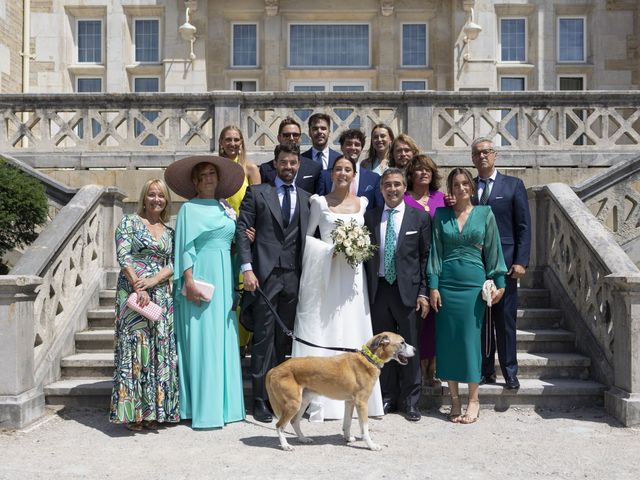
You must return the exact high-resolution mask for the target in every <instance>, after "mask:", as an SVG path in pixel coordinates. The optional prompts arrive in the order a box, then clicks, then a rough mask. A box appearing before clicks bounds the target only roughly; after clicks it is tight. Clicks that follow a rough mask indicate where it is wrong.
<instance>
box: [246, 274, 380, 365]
mask: <svg viewBox="0 0 640 480" xmlns="http://www.w3.org/2000/svg"><path fill="white" fill-rule="evenodd" d="M245 292H246V290H245ZM256 292H258V293H259V294H260V296H262V299H263V300H264V302H265V303H266V304H267V307H268V308H269V310H271V313H272V314H273V316H274V317H275V319H276V322H278V325H279V326H280V328H281V329H282V331H283V332H284V333H285V335H286V336H287V337H291V339H292V340H294V341H296V342H298V343H302V344H304V345H307V346H309V347H315V348H322V349H324V350H333V351H335V352H353V353H362V354H363V355H364V356H365V358H367V359H369V357H367V355H366V354H364V353H363V352H362V350H360V349H358V348H346V347H325V346H323V345H317V344H315V343H311V342H308V341H307V340H304V339H302V338H299V337H296V335H295V333H293V330H290V329H289V328H287V326H286V325H285V323H284V322H283V321H282V319H281V318H280V315H278V312H276V309H275V307H274V306H273V304H272V303H271V302H270V301H269V299H268V298H267V295H266V294H265V293H264V292H263V291H262V289H261V288H260V287H257V288H256ZM250 293H253V292H250Z"/></svg>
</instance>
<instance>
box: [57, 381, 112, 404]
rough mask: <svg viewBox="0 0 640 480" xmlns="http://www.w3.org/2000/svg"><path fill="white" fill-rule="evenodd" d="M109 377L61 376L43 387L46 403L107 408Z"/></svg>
mask: <svg viewBox="0 0 640 480" xmlns="http://www.w3.org/2000/svg"><path fill="white" fill-rule="evenodd" d="M112 387H113V379H112V378H111V377H97V378H63V379H62V380H59V381H57V382H54V383H51V384H49V385H47V386H45V387H44V395H45V402H46V404H47V405H56V406H65V407H89V406H90V407H97V408H108V407H109V402H110V401H111V389H112Z"/></svg>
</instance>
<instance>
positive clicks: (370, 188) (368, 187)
mask: <svg viewBox="0 0 640 480" xmlns="http://www.w3.org/2000/svg"><path fill="white" fill-rule="evenodd" d="M371 190H373V185H367V188H365V189H364V191H365V192H370V191H371Z"/></svg>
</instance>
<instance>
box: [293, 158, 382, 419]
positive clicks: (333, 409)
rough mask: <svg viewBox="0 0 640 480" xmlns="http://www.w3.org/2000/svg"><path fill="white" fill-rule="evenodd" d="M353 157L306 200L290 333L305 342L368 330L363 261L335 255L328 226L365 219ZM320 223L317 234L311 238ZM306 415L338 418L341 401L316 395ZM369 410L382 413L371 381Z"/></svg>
mask: <svg viewBox="0 0 640 480" xmlns="http://www.w3.org/2000/svg"><path fill="white" fill-rule="evenodd" d="M354 177H355V163H353V162H352V161H350V160H348V159H346V158H341V159H339V160H337V161H336V162H335V164H334V166H333V170H332V171H331V179H332V181H333V185H334V190H333V192H331V193H330V194H328V195H326V196H324V197H321V196H319V195H313V196H312V197H311V200H310V217H309V226H308V229H307V239H306V245H305V251H304V257H303V260H302V276H301V278H300V293H299V298H298V307H297V310H296V321H295V327H294V333H295V335H296V336H297V337H299V338H302V339H304V340H307V341H309V342H312V343H315V344H318V345H323V346H328V347H336V346H337V347H348V348H360V347H361V346H362V345H364V343H365V342H366V341H367V340H369V339H370V338H371V337H372V336H373V332H372V327H371V315H370V313H369V295H368V294H367V283H366V278H365V273H364V268H363V266H362V265H358V266H357V267H356V268H355V269H354V268H352V267H351V266H349V264H348V263H347V262H346V260H345V259H344V257H343V256H342V255H340V254H337V255H334V247H333V240H332V239H331V235H330V234H331V231H332V230H333V229H334V228H335V222H336V220H338V219H340V220H343V221H344V222H345V223H348V222H349V221H350V220H351V219H356V221H357V222H358V224H359V225H364V212H365V210H366V208H367V199H366V198H364V197H356V196H355V195H354V194H353V193H351V192H350V187H351V182H352V181H353V179H354ZM318 227H319V229H320V236H321V240H319V239H317V238H314V237H313V234H314V232H315V231H316V228H318ZM339 353H340V352H335V351H331V350H325V349H320V348H315V347H309V346H307V345H303V344H302V343H299V342H293V356H294V357H305V356H321V357H328V356H332V355H338V354H339ZM307 412H308V413H309V420H310V421H312V422H313V421H317V422H321V421H323V420H333V419H342V418H343V416H344V401H342V400H333V399H330V398H327V397H322V396H318V397H316V399H315V400H314V401H312V403H311V405H310V406H309V409H308V410H307ZM368 413H369V416H372V417H375V416H382V415H384V411H383V407H382V394H381V393H380V384H379V382H376V385H375V386H374V387H373V391H372V393H371V397H370V398H369V412H368Z"/></svg>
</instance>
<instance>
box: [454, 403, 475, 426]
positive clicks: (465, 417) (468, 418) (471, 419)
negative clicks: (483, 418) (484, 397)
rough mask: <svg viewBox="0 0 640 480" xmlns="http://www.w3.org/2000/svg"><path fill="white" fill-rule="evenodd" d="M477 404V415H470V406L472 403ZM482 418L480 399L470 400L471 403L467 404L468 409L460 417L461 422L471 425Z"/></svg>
mask: <svg viewBox="0 0 640 480" xmlns="http://www.w3.org/2000/svg"><path fill="white" fill-rule="evenodd" d="M472 404H473V405H477V410H476V412H475V415H469V407H470V406H471V405H472ZM478 418H480V400H469V404H468V405H467V411H466V412H465V413H464V415H462V416H461V417H460V420H459V423H462V424H463V425H470V424H472V423H476V422H477V421H478Z"/></svg>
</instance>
